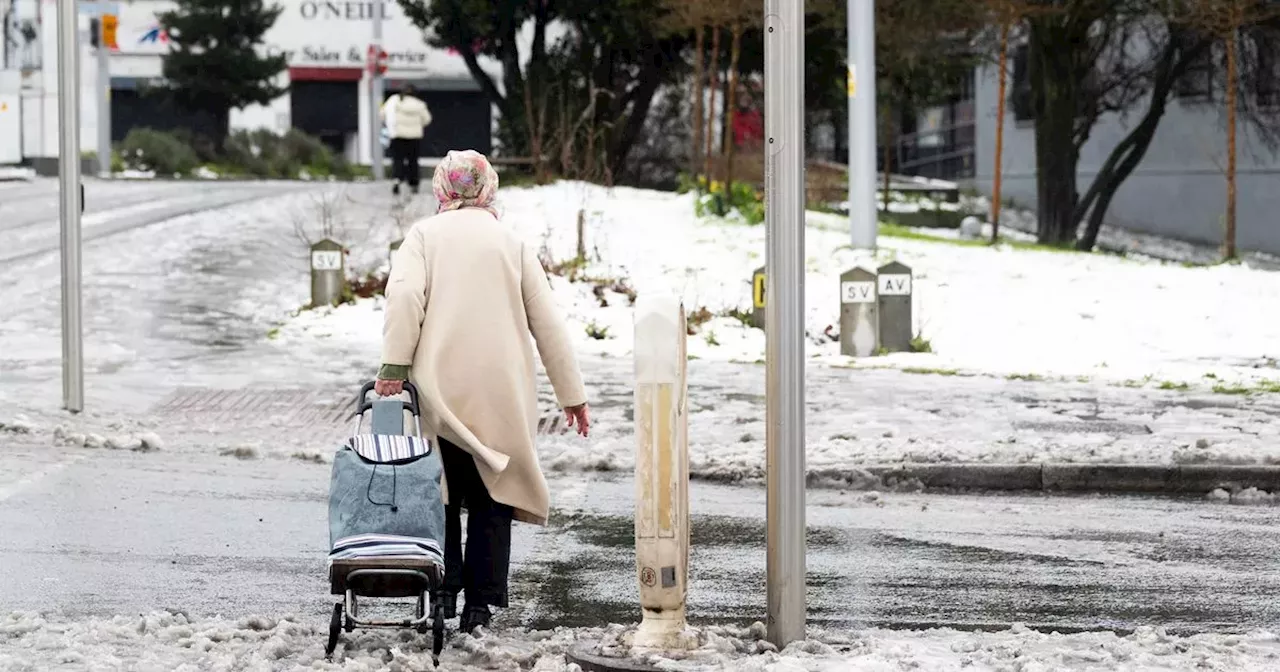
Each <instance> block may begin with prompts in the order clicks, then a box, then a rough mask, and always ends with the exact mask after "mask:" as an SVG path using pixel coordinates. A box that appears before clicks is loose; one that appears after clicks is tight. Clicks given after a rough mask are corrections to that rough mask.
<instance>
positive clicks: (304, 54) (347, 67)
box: [16, 0, 501, 162]
mask: <svg viewBox="0 0 1280 672" xmlns="http://www.w3.org/2000/svg"><path fill="white" fill-rule="evenodd" d="M16 1H17V2H18V3H26V4H27V5H28V9H27V13H29V14H34V15H42V16H43V17H44V19H45V20H44V21H43V22H42V23H41V27H42V29H43V34H42V36H41V38H42V39H40V41H39V42H40V43H39V44H38V45H36V46H35V47H33V48H34V49H36V50H38V52H39V54H40V58H39V59H28V60H29V61H33V62H32V63H30V65H31V67H32V68H33V69H32V71H31V72H29V73H27V74H25V75H24V77H23V89H24V93H23V96H22V108H23V109H22V112H23V115H22V116H23V120H22V122H23V147H24V155H26V156H27V157H54V156H57V153H58V130H57V113H56V111H57V105H58V96H57V44H56V34H55V32H54V26H55V22H54V21H53V20H52V18H51V17H54V16H56V0H16ZM278 2H279V4H280V5H281V6H282V7H283V12H282V13H281V15H280V17H279V19H278V20H277V22H276V24H275V26H273V28H272V29H271V30H270V31H269V32H268V34H267V38H266V49H267V52H268V53H271V54H283V55H285V56H286V57H287V60H288V64H289V67H290V71H291V72H292V73H293V75H294V77H293V79H297V78H298V77H320V78H333V77H335V76H336V77H339V78H342V79H344V80H346V81H349V82H350V83H351V85H352V86H353V87H354V88H356V89H358V95H357V96H356V99H357V101H358V105H359V123H358V128H357V129H354V130H355V131H356V132H355V133H353V135H352V137H350V138H349V139H348V142H347V143H345V144H346V145H347V147H348V152H347V153H348V156H349V158H351V159H353V160H357V161H361V162H367V161H369V159H370V153H371V151H370V145H371V141H370V139H369V133H370V130H371V129H372V128H374V126H375V125H374V123H372V122H371V119H370V109H369V99H368V80H367V77H368V74H367V72H365V71H364V66H365V63H366V55H367V50H368V46H369V44H370V42H371V39H372V30H373V29H372V18H373V12H374V11H375V10H376V7H377V6H378V4H377V3H374V2H364V1H360V0H278ZM172 6H173V4H172V3H171V2H169V1H167V0H132V1H131V2H120V3H119V9H120V14H119V19H120V21H119V27H118V33H117V34H118V37H117V41H118V45H119V50H118V51H117V52H115V53H113V54H112V56H111V64H110V73H111V77H112V80H113V83H114V86H115V87H116V88H130V87H136V86H138V85H139V83H140V82H147V81H153V80H155V79H157V78H159V77H160V75H161V59H162V56H163V55H164V54H165V53H166V52H167V50H168V48H169V47H168V43H167V40H166V38H165V36H164V35H163V34H162V33H161V32H160V31H159V26H158V23H157V21H156V15H157V14H158V13H160V12H163V11H167V10H168V9H170V8H172ZM381 7H382V11H383V16H384V19H383V40H382V44H383V48H384V50H385V51H387V52H388V66H389V67H388V71H387V74H386V77H387V78H389V79H403V80H413V81H415V82H431V83H434V84H435V85H436V86H437V88H444V89H456V90H459V91H474V90H475V89H476V88H477V86H476V84H475V82H474V80H473V78H472V77H471V74H470V72H469V71H468V70H467V68H466V64H465V62H464V61H463V59H462V57H461V56H460V55H458V54H456V53H451V52H449V51H447V50H443V49H434V48H431V47H428V46H426V44H425V43H424V40H423V35H422V32H421V31H420V30H419V29H418V28H417V27H416V26H414V25H413V24H412V23H411V22H410V21H409V20H408V19H407V18H406V17H405V16H404V15H403V14H402V13H401V11H400V8H399V6H398V5H397V4H396V3H395V2H394V1H384V2H382V3H381ZM80 24H81V31H82V44H85V45H87V42H88V38H87V34H88V18H87V17H84V16H82V17H80ZM94 58H95V57H94V54H93V52H92V50H91V49H90V48H89V47H88V46H84V47H83V48H82V49H81V65H80V82H81V128H80V133H81V146H82V147H83V149H84V150H88V151H92V150H94V149H95V148H96V143H97V140H96V138H97V122H96V119H97V102H96V98H95V94H94V91H95V89H96V86H97V81H96V73H97V71H96V66H95V61H94ZM34 61H38V62H34ZM482 67H484V68H485V69H486V70H487V71H489V72H490V73H491V74H492V75H494V76H495V78H498V79H499V81H500V78H499V75H500V73H501V68H500V67H499V66H498V64H497V63H496V62H494V61H492V60H491V59H482ZM42 71H43V75H42ZM290 81H291V78H290V73H289V72H286V73H282V74H281V77H280V82H279V83H281V84H288V83H289V82H290ZM290 111H291V105H290V97H289V96H288V95H287V94H286V95H285V96H282V97H280V98H279V99H277V100H275V101H273V102H272V103H271V104H269V105H254V106H250V107H247V108H244V109H241V110H235V111H233V112H232V114H231V119H230V122H231V126H232V128H233V129H259V128H265V129H271V130H274V131H276V132H283V131H285V130H287V129H289V128H290V127H291V125H292V119H291V113H290Z"/></svg>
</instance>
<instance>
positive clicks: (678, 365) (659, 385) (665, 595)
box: [635, 295, 691, 651]
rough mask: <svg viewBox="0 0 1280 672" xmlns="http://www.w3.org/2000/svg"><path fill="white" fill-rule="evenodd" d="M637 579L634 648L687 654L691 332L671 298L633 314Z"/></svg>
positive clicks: (645, 300) (654, 299) (648, 299)
mask: <svg viewBox="0 0 1280 672" xmlns="http://www.w3.org/2000/svg"><path fill="white" fill-rule="evenodd" d="M635 320H636V322H635V344H636V347H635V353H636V354H635V376H636V388H635V422H636V520H635V523H636V572H637V578H638V580H639V583H640V606H641V609H642V610H643V611H642V614H643V615H642V619H643V620H641V621H640V628H639V629H638V630H637V631H636V635H635V647H636V648H639V649H654V650H661V651H670V650H675V649H687V648H689V646H690V644H691V642H689V641H687V640H686V638H685V636H684V630H685V600H686V599H687V597H688V589H689V583H688V582H689V451H688V446H689V418H688V415H687V404H686V397H687V395H688V373H687V368H688V356H687V355H686V354H685V341H686V339H687V334H688V332H687V331H686V329H687V328H688V327H687V325H686V324H685V315H684V306H683V305H681V303H680V300H679V299H677V298H676V297H674V296H670V295H660V296H642V297H640V299H639V300H638V301H637V302H636V312H635Z"/></svg>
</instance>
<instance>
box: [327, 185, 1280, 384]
mask: <svg viewBox="0 0 1280 672" xmlns="http://www.w3.org/2000/svg"><path fill="white" fill-rule="evenodd" d="M502 207H503V217H504V219H505V221H507V222H509V223H511V224H512V226H514V227H516V228H517V229H518V230H519V231H520V233H521V234H522V235H523V236H524V237H525V238H526V239H527V240H528V241H529V242H530V243H531V244H535V245H538V246H539V247H540V248H545V255H544V256H545V258H546V260H547V261H548V262H550V265H552V266H553V267H556V266H559V267H560V268H559V269H558V270H557V272H558V275H557V276H556V277H553V279H552V280H553V286H554V287H555V289H556V291H557V293H558V294H559V297H560V301H561V304H562V306H563V307H564V308H565V310H566V312H567V313H568V317H569V320H570V323H571V329H572V332H573V334H574V336H575V337H576V338H577V340H578V345H579V347H580V348H581V350H583V351H585V352H589V353H598V354H603V355H612V356H627V355H629V354H630V353H631V351H632V349H633V348H632V311H631V308H630V296H629V294H630V293H632V291H639V292H657V291H673V292H676V293H678V294H679V295H680V296H682V297H683V298H684V301H685V305H686V307H687V308H688V310H689V311H690V313H691V314H693V313H697V314H698V317H697V319H696V320H695V321H697V322H699V324H698V325H697V329H696V331H697V333H696V334H695V335H694V336H693V337H692V338H690V340H689V353H690V355H691V356H692V357H695V358H704V359H718V360H730V361H746V362H757V361H759V360H761V359H762V358H763V356H764V334H763V332H762V331H761V330H759V329H753V328H750V327H749V326H747V325H745V324H744V321H743V319H741V318H742V317H743V316H744V315H746V313H747V312H748V311H749V310H750V308H751V284H750V278H751V274H752V272H753V271H754V269H756V268H758V267H760V266H762V265H763V259H764V247H765V243H764V237H765V229H764V227H759V226H756V227H751V226H745V225H741V224H733V223H728V222H723V221H716V220H707V219H703V220H699V219H698V218H696V217H695V216H694V214H693V210H694V208H693V196H692V195H691V194H686V195H675V194H669V193H662V192H654V191H645V190H636V189H625V188H617V189H612V190H606V189H604V188H601V187H595V186H590V185H585V184H581V183H574V182H561V183H557V184H554V185H550V186H546V187H539V188H526V189H510V190H506V191H504V192H502ZM580 209H581V210H584V211H585V213H586V226H585V227H584V229H585V236H584V237H585V241H584V242H585V246H586V249H587V252H588V258H589V259H588V262H587V263H586V264H585V266H581V265H576V266H575V265H573V264H571V263H569V264H567V263H566V261H567V260H570V259H572V258H573V257H575V256H576V250H577V235H576V229H577V226H576V222H577V215H578V211H579V210H580ZM846 228H847V223H846V221H845V220H844V218H842V217H839V216H834V215H827V214H822V213H814V212H810V213H808V228H807V231H806V270H807V275H806V278H805V283H806V284H805V294H806V310H807V319H806V325H807V330H808V333H809V337H810V342H809V346H808V348H809V351H808V353H809V355H810V356H811V357H814V358H821V360H822V361H825V362H828V363H831V364H833V365H840V366H855V367H895V368H907V369H914V370H917V371H919V370H935V371H938V372H946V373H955V372H961V373H978V374H988V375H995V376H1000V377H1013V378H1028V377H1051V378H1069V379H1072V380H1084V379H1087V380H1090V381H1095V380H1096V381H1100V382H1110V383H1115V384H1126V385H1132V386H1144V385H1147V386H1151V387H1164V388H1165V389H1183V388H1185V387H1188V386H1189V387H1196V388H1201V389H1216V390H1217V391H1222V392H1247V391H1252V390H1271V389H1274V388H1277V387H1278V386H1280V383H1277V382H1276V381H1280V365H1277V361H1276V359H1275V358H1274V355H1275V353H1277V352H1278V351H1280V346H1277V345H1276V344H1277V343H1280V322H1278V321H1276V320H1274V319H1270V318H1269V316H1270V315H1271V314H1273V313H1274V312H1275V310H1276V309H1280V274H1276V273H1272V272H1267V271H1261V270H1256V269H1252V268H1250V267H1248V266H1247V265H1222V266H1212V267H1187V266H1184V265H1182V264H1176V263H1166V262H1159V261H1155V260H1151V259H1133V258H1120V257H1116V256H1113V255H1101V254H1097V255H1091V254H1079V253H1072V252H1058V251H1045V250H1036V249H1027V248H1026V247H1022V246H1019V247H1011V246H1008V245H1005V246H1000V247H995V248H991V247H987V246H977V245H965V244H956V241H948V240H945V239H942V238H941V237H939V238H937V239H921V238H918V237H892V236H882V237H881V239H880V240H881V245H882V247H881V249H880V250H879V251H878V252H876V253H874V254H872V253H867V252H860V251H855V250H852V249H850V248H849V246H848V245H847V242H848V241H847V235H846V233H845V230H846ZM891 259H896V260H898V261H901V262H904V263H906V264H907V265H909V266H910V267H912V268H913V269H914V272H915V285H914V291H915V296H914V304H915V305H914V310H915V329H916V331H917V332H918V333H919V334H920V336H921V337H922V338H923V339H924V340H926V341H928V342H929V345H930V346H931V348H932V350H933V352H932V353H919V354H896V355H890V356H885V357H873V358H865V359H862V360H857V361H854V360H852V359H850V358H845V357H842V356H840V354H839V344H838V343H836V342H835V341H834V338H833V337H834V336H835V335H836V334H838V330H839V309H840V304H839V293H838V292H839V290H838V287H839V285H838V277H839V275H840V273H842V272H844V271H846V270H848V269H850V268H852V267H854V266H855V265H859V264H861V265H863V266H866V267H871V268H874V267H876V266H878V265H881V264H883V263H885V262H887V261H888V260H891ZM571 277H572V278H573V280H576V281H570V278H571ZM704 309H705V310H704ZM361 312H363V311H359V310H357V311H347V312H346V315H347V316H349V317H352V318H355V317H360V318H363V317H364V316H363V315H357V313H361ZM326 319H334V320H342V319H343V313H341V312H337V313H334V315H333V316H331V318H326ZM315 321H316V318H315V317H314V316H312V318H311V321H310V322H309V323H308V326H310V327H321V328H322V331H325V332H326V333H331V334H332V337H338V336H339V334H338V332H346V331H348V329H347V328H345V327H336V328H328V327H323V326H322V325H319V324H315ZM320 321H321V322H324V321H325V320H320Z"/></svg>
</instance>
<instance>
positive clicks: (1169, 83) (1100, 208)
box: [1074, 40, 1211, 252]
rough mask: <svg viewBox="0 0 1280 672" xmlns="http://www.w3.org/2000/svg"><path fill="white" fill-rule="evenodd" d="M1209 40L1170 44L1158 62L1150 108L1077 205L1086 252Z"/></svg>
mask: <svg viewBox="0 0 1280 672" xmlns="http://www.w3.org/2000/svg"><path fill="white" fill-rule="evenodd" d="M1210 45H1211V43H1210V41H1209V40H1202V41H1201V42H1200V43H1199V44H1198V45H1197V46H1194V47H1191V48H1188V49H1186V50H1185V51H1183V50H1181V49H1178V48H1176V47H1175V46H1174V45H1167V46H1166V47H1165V52H1164V54H1162V55H1161V57H1160V58H1161V60H1160V62H1159V63H1158V64H1157V65H1156V69H1155V77H1154V79H1153V81H1152V87H1151V96H1150V98H1148V103H1147V111H1146V113H1144V114H1143V115H1142V119H1141V120H1139V122H1138V124H1137V125H1136V126H1134V128H1133V130H1132V131H1130V132H1129V134H1128V135H1126V136H1125V137H1124V139H1122V140H1121V141H1120V143H1119V144H1117V145H1116V146H1115V148H1114V149H1112V150H1111V154H1109V155H1108V156H1107V160H1106V161H1104V162H1103V164H1102V168H1100V169H1099V170H1098V174H1097V176H1096V177H1094V178H1093V183H1092V184H1090V185H1089V190H1088V191H1087V192H1086V193H1085V195H1084V197H1083V198H1081V199H1080V202H1079V203H1077V204H1076V213H1075V217H1074V219H1075V220H1076V221H1077V222H1079V221H1081V220H1083V219H1085V217H1086V215H1087V216H1088V220H1087V222H1086V223H1085V228H1084V232H1083V233H1081V234H1080V240H1079V241H1078V242H1077V243H1076V249H1078V250H1081V251H1083V252H1089V251H1092V250H1093V248H1094V246H1095V245H1097V243H1098V233H1099V232H1100V231H1101V230H1102V224H1103V220H1104V219H1105V217H1106V215H1107V208H1108V207H1110V205H1111V200H1112V198H1114V196H1115V193H1116V191H1117V190H1118V189H1119V188H1120V185H1121V184H1123V183H1124V181H1125V180H1126V179H1128V177H1129V175H1131V174H1132V173H1133V171H1134V170H1135V169H1136V168H1137V167H1138V164H1140V163H1142V158H1143V157H1144V156H1146V153H1147V149H1148V148H1149V147H1150V146H1151V141H1152V140H1153V139H1154V138H1155V135H1156V129H1157V128H1159V126H1160V119H1161V118H1163V117H1164V113H1165V111H1166V109H1167V106H1168V101H1169V95H1170V94H1171V93H1172V92H1173V87H1174V84H1175V83H1176V82H1177V81H1178V79H1179V78H1180V77H1182V75H1183V74H1184V73H1185V72H1186V69H1187V66H1188V65H1189V64H1190V63H1192V62H1193V61H1194V60H1195V59H1196V58H1198V57H1199V56H1200V55H1201V54H1202V53H1204V52H1205V51H1206V50H1208V49H1209V47H1210Z"/></svg>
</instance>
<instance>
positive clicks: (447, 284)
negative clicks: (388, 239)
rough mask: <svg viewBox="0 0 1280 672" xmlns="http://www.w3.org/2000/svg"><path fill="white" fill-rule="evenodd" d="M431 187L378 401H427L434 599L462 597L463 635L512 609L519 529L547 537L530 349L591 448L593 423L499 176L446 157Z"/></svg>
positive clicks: (399, 268)
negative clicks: (435, 493) (439, 569)
mask: <svg viewBox="0 0 1280 672" xmlns="http://www.w3.org/2000/svg"><path fill="white" fill-rule="evenodd" d="M432 188H433V191H434V193H435V197H436V199H437V200H438V201H439V202H440V210H439V214H436V215H434V216H432V217H429V218H427V219H424V220H422V221H420V222H418V223H417V224H415V225H414V226H413V229H411V230H410V231H409V234H408V235H407V236H405V240H404V243H403V244H402V245H401V246H400V250H399V251H398V252H396V258H395V261H394V263H392V265H391V278H390V279H389V280H388V281H387V289H386V295H387V306H386V311H385V317H384V324H383V337H382V367H381V369H380V370H379V372H378V382H377V383H376V390H377V392H378V394H381V395H384V396H393V395H397V394H399V393H400V391H401V390H402V389H403V386H404V381H405V380H406V379H412V380H413V382H414V383H415V384H416V385H417V386H418V390H419V391H420V393H421V394H422V398H423V401H424V405H423V409H422V410H423V417H424V419H425V420H426V421H427V426H428V427H429V429H430V432H431V434H432V435H434V436H435V437H436V439H437V445H438V446H439V448H440V457H441V460H442V461H443V462H444V476H445V485H446V500H447V501H446V506H445V552H444V554H445V580H444V587H443V591H442V593H443V594H441V595H439V596H437V599H439V601H440V602H439V603H440V604H442V605H444V608H445V615H446V618H452V617H453V616H455V615H456V614H457V604H458V594H459V593H460V592H465V593H466V610H465V612H464V613H463V614H462V620H461V622H460V624H459V629H460V630H462V631H463V632H471V631H472V630H474V629H475V628H476V627H477V626H488V625H489V619H490V617H491V614H490V612H489V607H491V606H496V607H506V606H507V578H508V568H509V564H510V561H511V521H512V520H513V519H515V520H519V521H522V522H527V523H534V524H537V525H545V524H546V522H547V516H548V513H549V511H550V494H549V492H548V490H547V481H546V479H545V478H544V477H543V475H542V469H541V467H539V465H538V455H537V452H536V450H535V447H534V437H535V435H536V433H537V422H538V395H537V381H538V376H537V369H536V368H535V363H534V356H533V347H532V345H533V344H532V343H531V340H532V341H536V342H537V346H538V354H539V355H540V356H541V359H542V364H543V368H545V369H546V372H547V378H549V379H550V380H551V387H552V388H553V389H554V390H555V394H556V399H557V401H558V402H559V405H560V407H561V408H562V409H563V410H564V414H565V418H566V420H567V422H568V424H569V426H570V427H575V426H576V427H577V430H578V433H579V434H581V435H582V436H584V437H585V436H587V432H588V428H589V426H590V419H589V417H588V412H587V394H586V390H585V389H584V387H583V385H582V374H581V373H580V372H579V370H578V363H577V359H576V358H575V357H574V353H573V346H572V344H571V342H570V340H569V332H568V330H567V329H566V328H565V321H564V317H563V316H562V315H561V313H560V310H559V308H558V307H557V306H556V301H555V297H554V295H553V294H552V292H551V286H550V285H549V284H548V283H547V275H546V272H545V271H544V270H543V268H542V264H541V262H539V261H538V255H537V251H536V250H535V248H534V247H533V246H532V245H530V244H529V243H527V242H524V241H523V240H521V238H520V236H519V235H517V234H516V232H515V231H513V230H512V229H511V227H509V226H507V225H506V224H504V223H503V222H501V221H499V219H498V214H497V213H498V211H497V206H496V204H495V201H494V197H495V195H496V193H497V189H498V175H497V173H496V172H494V170H493V167H492V166H491V165H489V162H488V160H486V159H485V158H484V156H483V155H481V154H479V153H477V152H474V151H465V152H449V153H448V155H447V156H445V158H444V160H443V161H442V162H441V163H440V165H439V166H437V167H436V170H435V176H434V179H433V180H432ZM531 334H532V336H533V339H530V338H529V336H530V335H531ZM464 507H465V508H466V509H467V544H466V557H465V559H464V557H463V548H462V522H461V520H462V518H461V516H462V509H463V508H464Z"/></svg>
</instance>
